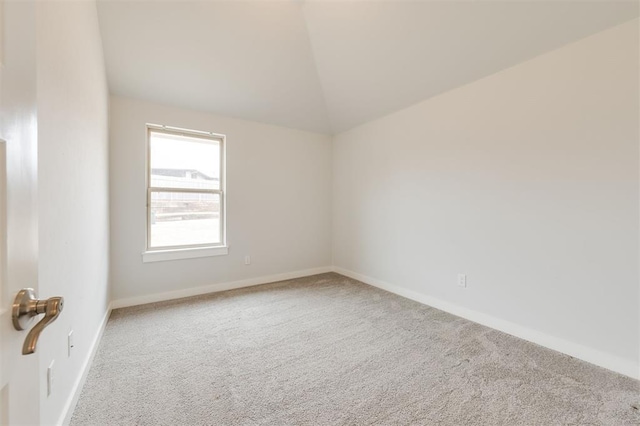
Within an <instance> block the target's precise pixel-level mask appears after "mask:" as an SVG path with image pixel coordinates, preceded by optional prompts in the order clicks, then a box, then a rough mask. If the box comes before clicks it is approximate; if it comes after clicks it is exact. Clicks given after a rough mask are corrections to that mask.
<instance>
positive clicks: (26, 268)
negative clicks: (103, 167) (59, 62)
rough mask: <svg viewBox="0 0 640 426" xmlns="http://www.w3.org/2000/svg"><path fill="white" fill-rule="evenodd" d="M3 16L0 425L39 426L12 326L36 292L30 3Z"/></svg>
mask: <svg viewBox="0 0 640 426" xmlns="http://www.w3.org/2000/svg"><path fill="white" fill-rule="evenodd" d="M0 10H1V12H0V30H1V31H0V63H2V66H0V140H1V142H0V424H2V425H6V424H10V425H37V424H38V423H39V422H40V399H41V386H40V383H41V381H42V380H43V377H41V375H40V373H39V371H38V368H39V362H38V353H37V352H36V353H34V354H31V355H22V343H23V341H24V339H25V337H26V334H27V331H16V330H15V329H14V328H13V326H12V322H11V304H12V302H13V297H14V296H15V295H16V293H17V292H18V291H19V290H20V289H21V288H23V287H32V288H34V289H36V290H37V285H38V281H37V279H38V264H37V253H38V252H37V245H38V234H37V232H38V229H37V206H36V195H37V193H36V189H37V125H36V123H37V121H36V118H37V116H36V16H35V2H31V1H7V2H5V1H3V0H0Z"/></svg>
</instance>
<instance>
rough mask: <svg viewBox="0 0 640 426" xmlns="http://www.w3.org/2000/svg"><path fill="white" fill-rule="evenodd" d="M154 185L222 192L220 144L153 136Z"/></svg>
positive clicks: (203, 140) (151, 137)
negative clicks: (220, 190) (218, 190)
mask: <svg viewBox="0 0 640 426" xmlns="http://www.w3.org/2000/svg"><path fill="white" fill-rule="evenodd" d="M149 143H150V149H151V153H150V166H151V186H153V187H163V188H194V189H198V188H206V189H220V142H219V141H216V140H211V139H200V138H196V137H188V136H176V135H171V134H166V133H160V132H154V131H152V132H151V135H150V141H149Z"/></svg>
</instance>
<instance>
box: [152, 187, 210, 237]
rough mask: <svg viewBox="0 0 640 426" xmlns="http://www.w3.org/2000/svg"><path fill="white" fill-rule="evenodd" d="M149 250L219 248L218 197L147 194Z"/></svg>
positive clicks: (163, 193) (166, 193) (170, 193)
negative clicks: (157, 248) (149, 204)
mask: <svg viewBox="0 0 640 426" xmlns="http://www.w3.org/2000/svg"><path fill="white" fill-rule="evenodd" d="M149 220H150V232H151V235H150V240H149V247H166V246H180V245H195V244H220V243H222V241H221V236H220V194H211V193H197V192H196V193H194V192H162V191H153V192H152V193H151V209H150V218H149Z"/></svg>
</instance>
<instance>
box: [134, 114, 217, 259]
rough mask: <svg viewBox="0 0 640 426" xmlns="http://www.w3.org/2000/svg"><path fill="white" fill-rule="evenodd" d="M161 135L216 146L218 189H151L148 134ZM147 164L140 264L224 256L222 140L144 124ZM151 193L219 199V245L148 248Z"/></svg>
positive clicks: (215, 134)
mask: <svg viewBox="0 0 640 426" xmlns="http://www.w3.org/2000/svg"><path fill="white" fill-rule="evenodd" d="M152 132H155V133H164V134H168V135H175V136H185V137H195V138H198V139H203V140H210V141H212V142H213V141H215V142H217V143H219V144H220V189H205V188H202V189H200V188H198V189H194V188H167V187H159V186H152V185H151V133H152ZM146 137H147V141H146V144H147V161H146V163H147V164H146V191H147V194H146V205H147V208H146V222H147V232H146V243H145V251H144V252H143V253H142V260H143V262H158V261H166V260H177V259H189V258H197V257H207V256H219V255H225V254H228V247H227V233H226V223H227V220H226V218H227V212H226V146H227V144H226V136H225V135H222V134H218V133H213V132H203V131H198V130H190V129H183V128H180V127H172V126H164V125H158V124H147V133H146ZM153 192H180V193H185V192H193V193H199V194H218V195H219V197H220V242H219V243H205V244H189V245H178V246H162V247H151V244H150V243H151V194H152V193H153Z"/></svg>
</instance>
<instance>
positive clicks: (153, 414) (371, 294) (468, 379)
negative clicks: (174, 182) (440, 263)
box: [71, 274, 640, 426]
mask: <svg viewBox="0 0 640 426" xmlns="http://www.w3.org/2000/svg"><path fill="white" fill-rule="evenodd" d="M638 403H640V382H638V381H635V380H632V379H629V378H625V377H624V376H621V375H617V374H615V373H612V372H610V371H607V370H604V369H601V368H598V367H595V366H592V365H590V364H587V363H584V362H581V361H579V360H576V359H573V358H571V357H568V356H565V355H561V354H559V353H556V352H553V351H550V350H547V349H544V348H542V347H539V346H536V345H534V344H531V343H527V342H525V341H522V340H519V339H517V338H514V337H511V336H509V335H506V334H504V333H501V332H498V331H495V330H492V329H489V328H486V327H483V326H480V325H478V324H474V323H472V322H469V321H466V320H464V319H461V318H458V317H455V316H452V315H449V314H446V313H444V312H441V311H438V310H436V309H433V308H429V307H426V306H423V305H420V304H418V303H415V302H412V301H410V300H407V299H403V298H401V297H398V296H395V295H393V294H390V293H387V292H384V291H381V290H378V289H376V288H373V287H370V286H367V285H365V284H362V283H360V282H358V281H355V280H351V279H349V278H345V277H343V276H341V275H337V274H323V275H317V276H313V277H307V278H302V279H297V280H290V281H283V282H279V283H273V284H267V285H263V286H259V287H253V288H248V289H241V290H233V291H228V292H224V293H216V294H211V295H207V296H199V297H194V298H189V299H182V300H179V301H171V302H163V303H157V304H153V305H145V306H140V307H134V308H127V309H120V310H116V311H114V312H113V314H112V316H111V319H110V320H109V323H108V325H107V328H106V331H105V334H104V337H103V339H102V342H101V344H100V348H99V350H98V353H97V355H96V358H95V360H94V363H93V366H92V367H91V371H90V373H89V377H88V379H87V382H86V384H85V386H84V389H83V391H82V395H81V397H80V400H79V402H78V405H77V408H76V410H75V413H74V416H73V419H72V422H71V424H72V425H134V424H136V425H276V426H281V425H455V426H462V425H560V424H562V425H596V424H598V425H599V424H603V425H616V426H617V425H638V424H640V411H638V409H637V408H633V405H636V404H638Z"/></svg>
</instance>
